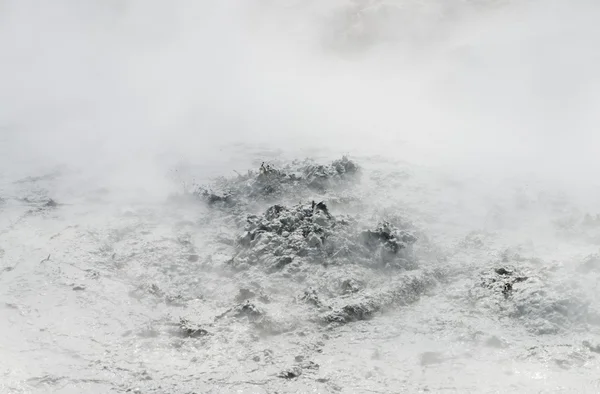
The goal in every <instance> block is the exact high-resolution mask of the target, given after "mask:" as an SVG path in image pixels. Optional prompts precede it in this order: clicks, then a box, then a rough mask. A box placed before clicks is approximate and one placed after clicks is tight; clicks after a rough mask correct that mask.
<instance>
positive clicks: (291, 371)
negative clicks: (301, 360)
mask: <svg viewBox="0 0 600 394" xmlns="http://www.w3.org/2000/svg"><path fill="white" fill-rule="evenodd" d="M300 375H302V368H301V367H300V366H298V365H295V366H293V367H290V368H288V369H285V370H283V371H281V372H279V373H278V374H277V377H279V378H282V379H295V378H297V377H298V376H300Z"/></svg>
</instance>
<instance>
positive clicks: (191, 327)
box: [179, 318, 208, 338]
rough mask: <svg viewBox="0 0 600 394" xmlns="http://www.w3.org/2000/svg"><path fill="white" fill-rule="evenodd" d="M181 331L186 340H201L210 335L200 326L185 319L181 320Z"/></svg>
mask: <svg viewBox="0 0 600 394" xmlns="http://www.w3.org/2000/svg"><path fill="white" fill-rule="evenodd" d="M179 329H180V332H181V334H182V335H183V336H184V337H186V338H199V337H203V336H206V335H208V331H207V330H205V329H204V328H203V327H201V326H200V325H199V324H194V323H192V322H190V321H189V320H188V319H185V318H181V319H180V320H179Z"/></svg>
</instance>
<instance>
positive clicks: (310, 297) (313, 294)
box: [298, 289, 324, 308]
mask: <svg viewBox="0 0 600 394" xmlns="http://www.w3.org/2000/svg"><path fill="white" fill-rule="evenodd" d="M298 300H299V301H302V302H305V303H307V304H309V305H313V306H316V307H317V308H323V307H324V305H323V303H322V302H321V300H320V299H319V296H318V295H317V291H316V290H315V289H308V290H306V291H305V292H304V294H303V295H302V296H300V297H299V298H298Z"/></svg>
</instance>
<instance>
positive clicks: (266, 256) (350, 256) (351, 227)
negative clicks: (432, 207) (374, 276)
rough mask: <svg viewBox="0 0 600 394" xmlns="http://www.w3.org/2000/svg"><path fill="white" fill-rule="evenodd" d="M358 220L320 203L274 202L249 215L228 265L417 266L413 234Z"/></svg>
mask: <svg viewBox="0 0 600 394" xmlns="http://www.w3.org/2000/svg"><path fill="white" fill-rule="evenodd" d="M359 223H360V222H359V219H357V218H353V217H350V216H340V217H339V218H338V217H334V216H333V215H332V214H331V213H330V212H329V209H328V208H327V205H326V204H325V203H323V202H319V203H315V202H314V201H313V202H312V203H311V204H300V205H296V206H293V207H286V206H283V205H273V206H271V207H270V208H268V209H267V211H266V212H265V213H264V214H263V215H261V216H256V215H250V216H248V219H247V225H246V229H245V232H244V233H243V235H242V236H241V237H240V238H239V240H238V253H237V255H236V256H235V257H234V259H233V260H232V264H233V265H234V266H235V267H237V268H238V269H244V268H247V267H248V266H249V265H257V264H259V265H261V266H264V267H265V268H266V269H267V270H268V271H270V272H274V271H279V270H283V269H286V270H288V271H289V272H292V273H293V272H295V271H298V269H299V268H300V266H301V265H304V264H311V263H312V264H315V263H316V264H323V265H325V266H328V265H343V264H361V265H364V266H369V267H374V268H390V267H395V268H405V269H412V268H416V262H415V258H414V255H413V252H412V245H413V244H414V243H415V242H416V240H417V238H416V237H415V236H414V235H413V234H412V233H410V232H408V231H405V230H399V229H398V228H396V227H394V226H393V225H391V224H390V223H387V222H382V223H380V224H379V225H378V226H377V227H375V228H373V229H364V228H362V226H361V225H360V224H359Z"/></svg>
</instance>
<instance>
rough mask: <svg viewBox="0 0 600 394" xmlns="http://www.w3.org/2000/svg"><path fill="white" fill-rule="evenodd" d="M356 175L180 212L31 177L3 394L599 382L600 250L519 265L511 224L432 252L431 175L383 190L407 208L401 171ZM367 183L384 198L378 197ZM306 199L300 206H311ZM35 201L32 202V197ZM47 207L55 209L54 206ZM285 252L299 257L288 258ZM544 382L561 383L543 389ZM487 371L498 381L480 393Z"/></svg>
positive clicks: (10, 272) (9, 250)
mask: <svg viewBox="0 0 600 394" xmlns="http://www.w3.org/2000/svg"><path fill="white" fill-rule="evenodd" d="M284 167H285V166H281V167H278V168H284ZM324 167H327V168H332V167H328V166H324ZM279 171H280V170H279ZM361 172H362V178H356V177H354V176H353V177H351V178H348V179H344V180H343V181H342V182H338V181H337V180H336V182H335V183H334V184H330V185H332V188H331V189H325V190H323V189H321V190H317V191H315V190H312V189H309V188H307V187H306V185H305V184H303V183H302V182H297V183H295V184H293V185H292V190H294V193H293V195H288V194H286V193H287V192H284V193H282V194H280V195H277V197H271V196H273V195H271V196H269V197H268V198H267V199H265V200H262V201H260V203H256V204H254V203H252V202H248V201H244V200H243V199H241V198H240V200H241V201H242V202H241V203H239V204H236V205H235V206H229V205H227V204H221V203H214V202H213V204H206V203H204V202H202V203H198V201H193V200H192V201H190V200H188V201H187V202H186V203H183V200H182V199H179V200H177V204H173V203H172V201H171V202H168V203H166V204H161V205H158V206H153V205H141V204H135V205H127V204H125V205H121V204H117V205H114V206H111V205H110V204H108V205H107V204H101V203H100V204H99V201H100V202H101V201H102V200H103V199H107V198H108V197H107V196H106V195H105V194H103V193H102V192H100V191H98V192H94V193H91V194H89V195H88V196H85V197H80V198H81V199H80V200H78V201H85V202H86V203H85V204H70V202H71V201H65V199H64V198H58V197H56V196H55V194H54V193H52V190H53V188H52V184H51V183H52V180H49V179H48V180H40V181H35V182H34V183H32V184H28V185H29V186H25V185H26V183H23V184H19V185H20V186H17V188H20V189H18V190H17V191H15V192H14V193H12V194H11V195H8V194H6V196H7V198H6V203H5V206H4V207H5V209H6V210H5V211H4V212H10V215H9V216H10V220H6V222H4V224H5V226H4V227H3V229H6V230H7V231H3V232H2V234H1V235H0V236H1V237H2V238H1V241H2V242H1V245H0V248H1V249H3V250H4V257H3V258H2V264H3V265H2V268H8V269H5V270H4V271H3V272H2V273H1V274H0V281H2V290H1V291H2V297H3V299H4V300H5V308H4V309H3V310H2V313H4V314H6V317H7V318H6V319H5V320H4V323H3V326H2V333H3V337H2V339H1V340H0V346H2V349H3V351H4V352H5V354H7V355H8V358H7V360H8V359H10V360H11V361H10V363H8V361H6V362H3V363H1V364H0V367H1V370H2V371H4V375H3V383H2V384H3V385H4V386H0V387H2V389H3V390H4V389H6V390H8V392H10V393H13V392H14V393H29V392H34V393H45V392H52V391H53V392H58V393H70V392H81V391H86V392H140V393H165V392H169V393H193V392H196V393H204V392H215V393H216V392H248V393H253V392H267V393H273V392H290V391H291V392H310V391H318V392H324V393H327V392H331V393H338V392H365V391H367V390H371V391H374V392H382V393H385V392H419V391H426V390H429V391H434V392H443V391H452V390H454V391H461V392H495V391H498V390H501V389H506V388H509V389H510V390H516V391H521V392H523V391H525V392H527V391H528V390H529V391H531V390H534V389H535V390H537V391H544V390H545V391H544V392H568V391H569V389H571V388H573V387H581V385H584V386H585V385H588V386H586V387H591V386H589V385H590V384H592V382H591V381H590V379H589V378H588V377H589V376H591V374H593V373H594V371H596V370H597V368H598V353H597V351H598V344H600V340H599V338H600V336H598V334H597V330H596V328H597V322H596V321H595V320H594V319H595V316H596V315H597V314H596V312H595V305H594V304H593V300H594V299H595V297H596V295H595V293H594V290H593V289H594V287H593V286H590V285H589V281H593V280H594V278H595V275H596V272H597V269H596V263H595V261H596V260H595V257H594V256H593V255H592V256H591V257H589V258H587V259H586V258H585V256H586V255H585V254H584V255H583V256H581V258H579V259H575V260H573V261H574V265H573V266H572V267H565V266H566V265H567V263H568V260H563V264H561V262H553V261H551V260H549V259H548V258H547V256H546V255H544V256H541V257H539V258H538V257H536V255H535V254H533V255H532V256H531V257H521V256H528V254H527V251H531V250H530V249H528V248H527V247H526V246H525V247H523V248H522V249H523V250H519V253H520V255H517V254H516V253H514V252H511V251H510V250H509V251H508V252H506V250H507V249H506V247H505V246H504V245H503V244H504V243H505V242H506V238H505V237H504V236H503V233H502V231H500V230H497V231H488V232H474V233H471V235H469V236H467V237H465V238H464V240H463V242H459V243H457V244H456V248H455V249H451V248H449V247H448V245H444V247H440V245H435V244H434V243H433V242H432V241H431V239H434V240H435V239H437V234H438V232H439V228H435V227H431V229H433V230H434V231H433V235H430V236H427V235H428V234H432V233H431V232H429V228H427V224H428V223H429V220H431V219H430V217H429V215H432V216H433V215H436V211H435V209H432V207H431V206H429V207H426V206H425V205H421V209H426V208H427V209H429V212H428V214H429V215H428V216H420V215H419V211H418V210H412V211H411V209H408V208H407V206H408V207H410V206H411V205H415V204H416V201H417V200H416V199H411V198H410V193H417V194H419V201H421V203H422V204H426V203H427V202H422V196H423V186H422V184H421V181H419V182H417V184H416V185H415V183H414V181H413V179H414V175H409V176H403V177H402V178H401V179H402V181H399V180H398V179H397V178H396V177H392V178H394V179H395V181H394V182H391V183H390V186H389V187H390V188H394V189H395V188H398V187H401V188H402V189H403V190H404V191H406V195H407V197H406V198H407V200H406V201H398V200H392V199H390V198H389V195H387V194H386V191H387V190H389V189H385V185H386V184H387V183H389V182H386V181H385V179H388V178H389V177H386V176H381V174H380V175H379V176H377V177H376V178H375V177H371V176H370V175H371V174H370V173H369V171H368V170H363V171H361ZM334 176H335V175H334ZM242 179H243V182H245V184H248V183H250V184H252V182H253V178H251V177H249V178H244V177H242ZM237 180H240V178H239V177H234V178H232V179H230V180H225V181H227V182H233V183H234V184H235V182H237ZM361 182H362V184H361ZM369 182H379V184H380V186H381V187H379V188H377V189H375V188H371V190H374V191H373V192H371V193H365V191H364V189H365V188H364V186H365V185H364V183H367V184H368V183H369ZM34 185H37V186H34ZM41 185H44V187H41ZM42 189H43V190H45V191H42ZM239 190H248V189H246V188H242V189H239ZM299 191H303V192H304V193H306V197H303V198H302V199H301V201H298V200H299V198H298V196H299V194H300V192H299ZM446 192H447V190H446ZM242 195H243V194H242ZM33 196H35V197H36V198H35V199H33ZM24 197H28V199H30V202H28V203H25V204H23V203H22V202H23V201H21V200H22V199H23V198H24ZM341 197H343V198H341ZM52 198H55V199H56V202H57V205H55V206H47V207H46V206H45V205H46V204H47V202H48V201H49V200H50V199H52ZM271 198H273V199H271ZM19 199H21V200H19ZM259 200H260V199H259ZM322 200H323V201H324V205H319V203H320V202H321V201H322ZM330 200H334V201H336V203H334V204H329V203H328V202H329V201H330ZM19 201H20V202H19ZM92 201H93V202H94V203H95V204H96V205H94V204H93V203H92ZM313 201H315V204H314V206H313ZM357 206H360V207H361V209H359V210H358V212H357V210H356V207H357ZM325 207H326V209H325ZM346 207H348V209H347V210H346ZM425 207H426V208H425ZM292 218H294V219H293V220H292ZM248 219H249V220H248ZM282 219H283V220H282ZM411 221H414V222H415V223H418V225H415V224H411ZM246 226H248V227H246ZM285 232H287V233H288V234H284V233H285ZM248 241H249V242H248ZM390 241H391V244H390ZM394 245H395V246H394ZM336 253H337V254H336ZM530 254H531V253H530ZM48 255H50V256H49V258H48ZM285 256H287V257H291V261H289V259H285V260H284V261H283V263H280V259H281V258H282V257H285ZM523 278H527V279H523ZM507 284H510V287H507ZM40 294H43V297H40ZM57 316H60V318H57ZM473 358H476V359H478V360H479V361H478V362H477V363H473V362H472V361H471V362H469V361H468V360H472V359H473ZM14 365H20V366H21V367H20V368H15V367H14ZM492 371H497V372H492ZM541 371H546V372H547V373H548V374H549V375H547V376H546V377H545V378H544V379H542V380H539V379H537V380H536V378H535V376H536V374H539V373H541ZM548 371H549V372H548ZM508 373H510V375H509V374H508ZM457 374H460V376H462V378H461V379H462V380H460V381H457V380H455V377H456V376H457ZM524 375H527V377H525V376H524ZM481 376H486V377H488V378H489V379H488V383H486V385H482V383H481V382H480V379H481ZM560 379H565V380H564V381H563V383H561V384H563V385H562V386H561V385H560V384H559V380H560ZM569 379H571V380H569ZM489 382H493V383H489ZM553 384H554V386H552V385H553ZM550 386H551V387H554V388H553V389H552V388H551V387H550ZM449 387H450V388H452V389H450V388H449ZM549 387H550V388H549ZM553 390H554V391H553Z"/></svg>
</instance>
